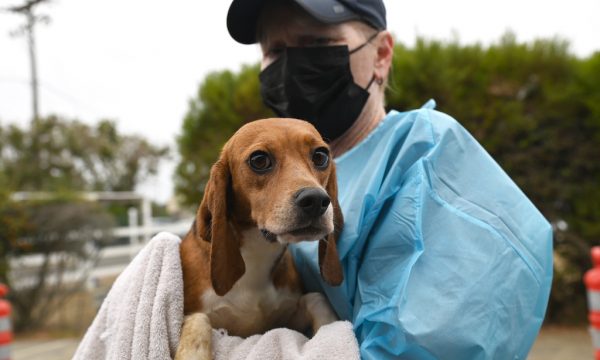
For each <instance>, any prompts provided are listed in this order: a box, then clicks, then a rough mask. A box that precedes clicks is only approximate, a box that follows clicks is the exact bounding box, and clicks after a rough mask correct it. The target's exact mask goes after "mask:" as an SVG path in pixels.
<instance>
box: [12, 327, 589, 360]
mask: <svg viewBox="0 0 600 360" xmlns="http://www.w3.org/2000/svg"><path fill="white" fill-rule="evenodd" d="M78 341H79V340H78V339H59V340H19V339H17V341H15V342H14V344H13V360H63V359H70V358H71V357H72V356H73V353H74V352H75V349H76V348H77V344H78ZM527 359H528V360H578V359H590V360H591V359H593V349H592V344H591V340H590V336H589V334H588V332H587V329H586V328H585V327H577V328H573V327H545V328H544V329H542V332H541V333H540V336H539V337H538V339H537V340H536V342H535V344H534V345H533V349H532V350H531V353H530V354H529V357H528V358H527Z"/></svg>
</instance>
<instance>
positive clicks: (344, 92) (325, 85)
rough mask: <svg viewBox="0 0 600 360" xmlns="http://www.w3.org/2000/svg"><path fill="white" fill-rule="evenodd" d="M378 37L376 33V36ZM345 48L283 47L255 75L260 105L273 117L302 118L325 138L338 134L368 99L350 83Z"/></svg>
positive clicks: (361, 89)
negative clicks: (272, 59) (273, 59)
mask: <svg viewBox="0 0 600 360" xmlns="http://www.w3.org/2000/svg"><path fill="white" fill-rule="evenodd" d="M375 35H377V34H375ZM373 38H374V36H373V37H371V38H370V39H369V40H367V41H366V42H365V43H364V44H362V45H360V46H359V47H357V48H356V49H354V50H352V51H349V50H348V47H347V46H345V45H344V46H320V47H302V48H295V47H288V48H285V50H284V51H283V53H282V54H281V56H280V57H279V58H278V59H277V60H275V62H273V63H272V64H271V65H269V66H268V67H267V68H265V69H264V70H263V71H262V72H261V73H260V76H259V79H260V85H261V86H260V92H261V95H262V98H263V101H264V103H265V104H266V105H267V106H268V107H270V108H271V109H272V110H273V111H274V112H275V113H276V114H277V115H278V116H281V117H293V118H298V119H302V120H307V121H308V122H310V123H311V124H313V125H314V126H315V128H317V130H318V131H319V132H320V133H321V136H323V138H324V139H326V140H334V139H337V138H338V137H340V136H341V135H342V134H343V133H344V132H346V130H348V129H349V128H350V127H351V126H352V124H354V122H355V121H356V119H357V118H358V116H359V115H360V113H361V111H362V109H363V107H364V106H365V104H366V102H367V99H368V97H369V92H368V91H367V90H368V89H369V87H370V86H371V84H372V83H373V80H375V76H373V78H372V79H371V81H370V82H369V84H368V85H367V88H366V89H363V88H361V87H360V86H358V85H356V84H355V83H354V79H353V77H352V72H351V71H350V54H352V53H354V52H356V51H358V50H360V49H362V48H363V47H364V46H365V45H366V44H367V43H369V41H371V40H372V39H373Z"/></svg>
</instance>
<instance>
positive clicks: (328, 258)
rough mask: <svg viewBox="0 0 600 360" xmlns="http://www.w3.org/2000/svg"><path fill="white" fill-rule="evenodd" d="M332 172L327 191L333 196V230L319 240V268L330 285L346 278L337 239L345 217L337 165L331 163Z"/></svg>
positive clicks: (334, 284) (337, 283)
mask: <svg viewBox="0 0 600 360" xmlns="http://www.w3.org/2000/svg"><path fill="white" fill-rule="evenodd" d="M331 166H332V167H331V174H330V175H329V180H328V182H327V186H326V189H327V193H328V194H329V197H330V198H331V206H332V207H333V232H332V233H331V234H329V235H327V238H325V239H323V240H319V268H320V270H321V277H323V280H325V282H327V283H328V284H329V285H333V286H337V285H339V284H341V283H342V281H343V280H344V273H343V271H342V264H341V263H340V259H339V256H338V252H337V245H336V243H337V241H338V238H339V236H340V233H341V232H342V227H343V226H344V217H343V215H342V210H341V208H340V204H339V203H338V198H337V195H338V194H337V178H336V175H335V165H333V163H332V165H331Z"/></svg>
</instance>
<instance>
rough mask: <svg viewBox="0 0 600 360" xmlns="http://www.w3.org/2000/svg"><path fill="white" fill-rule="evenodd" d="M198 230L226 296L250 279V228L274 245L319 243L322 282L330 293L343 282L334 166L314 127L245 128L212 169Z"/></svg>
mask: <svg viewBox="0 0 600 360" xmlns="http://www.w3.org/2000/svg"><path fill="white" fill-rule="evenodd" d="M196 224H197V232H198V233H199V234H200V236H202V238H203V239H204V240H207V241H211V279H212V283H213V288H214V289H215V291H216V293H217V294H219V295H222V294H225V293H226V292H227V291H229V289H231V287H232V286H233V284H234V283H235V282H236V281H237V280H238V279H239V278H240V277H241V276H242V275H243V274H244V272H245V265H244V262H243V259H242V256H241V253H240V243H239V241H240V234H241V233H242V231H243V230H245V229H248V228H250V227H257V228H258V229H260V231H261V232H262V234H263V235H264V238H265V241H270V242H275V241H277V242H280V243H282V244H289V243H297V242H300V241H314V240H318V241H319V265H320V270H321V275H322V277H323V279H324V280H325V281H326V282H327V283H329V284H331V285H339V284H340V283H341V282H342V280H343V274H342V269H341V265H340V262H339V259H338V255H337V249H336V241H337V238H338V236H339V233H340V231H341V228H342V224H343V218H342V213H341V210H340V207H339V204H338V200H337V182H336V177H335V166H334V162H333V158H332V157H331V156H330V153H329V147H328V146H327V144H326V143H325V142H324V141H323V140H322V138H321V136H320V135H319V133H318V132H317V130H316V129H315V128H314V127H313V126H312V125H311V124H309V123H308V122H305V121H301V120H295V119H265V120H257V121H253V122H251V123H248V124H246V125H244V126H243V127H242V128H240V129H239V130H238V131H237V132H236V133H235V134H234V135H233V137H232V138H231V139H230V140H229V141H228V142H227V143H226V144H225V146H224V147H223V151H222V152H221V155H220V157H219V160H218V161H217V162H216V163H215V164H214V165H213V168H212V169H211V175H210V179H209V182H208V184H207V186H206V189H205V193H204V198H203V200H202V203H201V205H200V209H199V211H198V219H197V221H196Z"/></svg>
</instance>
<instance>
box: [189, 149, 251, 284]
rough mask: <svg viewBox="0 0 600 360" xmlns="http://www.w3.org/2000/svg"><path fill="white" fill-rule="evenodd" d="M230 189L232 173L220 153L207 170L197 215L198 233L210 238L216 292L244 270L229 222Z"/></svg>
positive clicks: (213, 282)
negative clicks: (207, 175)
mask: <svg viewBox="0 0 600 360" xmlns="http://www.w3.org/2000/svg"><path fill="white" fill-rule="evenodd" d="M231 191H232V190H231V173H230V171H229V166H228V163H227V161H226V159H225V158H224V156H223V155H221V158H220V159H219V161H217V162H216V163H215V164H214V165H213V167H212V169H211V171H210V178H209V180H208V183H207V184H206V188H205V190H204V198H203V199H202V203H201V204H200V208H199V209H198V215H197V218H196V226H197V230H196V231H197V233H198V234H199V235H200V236H201V237H202V238H203V239H204V240H206V241H210V242H211V248H210V279H211V282H212V287H213V289H214V290H215V292H216V293H217V295H219V296H223V295H225V294H226V293H227V292H228V291H229V290H231V288H232V287H233V285H234V284H235V282H236V281H238V279H239V278H241V277H242V275H244V272H245V271H246V266H245V264H244V259H243V258H242V254H241V252H240V243H239V239H238V238H237V236H235V234H234V233H233V229H232V227H231V225H230V224H229V216H230V209H229V206H230V205H229V202H230V201H231V197H232V193H231Z"/></svg>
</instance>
